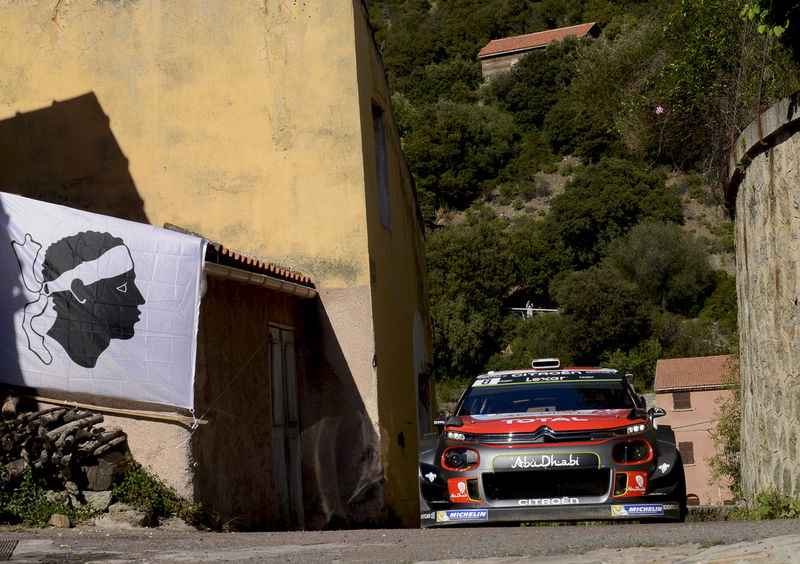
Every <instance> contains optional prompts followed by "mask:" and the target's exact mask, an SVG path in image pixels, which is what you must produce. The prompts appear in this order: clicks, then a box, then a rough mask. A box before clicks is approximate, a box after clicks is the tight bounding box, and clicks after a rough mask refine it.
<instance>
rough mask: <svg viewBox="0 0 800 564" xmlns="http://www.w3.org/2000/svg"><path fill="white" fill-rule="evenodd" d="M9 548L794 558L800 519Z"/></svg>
mask: <svg viewBox="0 0 800 564" xmlns="http://www.w3.org/2000/svg"><path fill="white" fill-rule="evenodd" d="M2 549H5V550H6V554H3V553H2ZM9 549H11V550H9ZM587 553H588V554H587ZM732 555H733V557H732ZM742 555H744V556H742ZM748 555H749V556H748ZM4 556H5V558H6V560H7V561H10V562H30V563H34V562H35V563H44V562H46V563H60V564H66V563H77V562H80V563H88V562H95V563H114V564H126V563H134V562H135V563H150V562H235V563H238V562H242V563H244V562H247V563H253V562H290V563H291V562H312V563H316V562H387V563H400V562H403V563H406V562H469V561H483V562H491V563H506V562H509V563H510V562H514V563H516V562H531V561H536V562H642V561H647V562H739V561H743V562H749V561H759V562H797V561H800V521H798V520H781V521H725V522H705V523H684V524H663V523H659V524H623V525H589V526H587V525H576V526H556V527H480V528H479V527H474V528H466V527H465V528H457V529H456V528H446V529H422V530H421V529H372V530H353V531H311V532H288V533H287V532H270V533H201V532H193V531H186V532H183V531H181V532H175V531H168V530H159V529H152V530H148V529H137V530H130V531H106V530H101V529H89V528H74V529H53V528H49V529H41V530H31V531H23V532H14V531H3V532H0V560H3V557H4ZM751 557H752V558H751Z"/></svg>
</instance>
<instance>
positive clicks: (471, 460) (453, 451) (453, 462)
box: [442, 447, 481, 471]
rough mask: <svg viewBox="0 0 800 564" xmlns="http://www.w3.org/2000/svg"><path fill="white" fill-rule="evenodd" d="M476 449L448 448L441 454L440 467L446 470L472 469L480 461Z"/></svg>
mask: <svg viewBox="0 0 800 564" xmlns="http://www.w3.org/2000/svg"><path fill="white" fill-rule="evenodd" d="M480 460H481V459H480V455H479V454H478V451H477V450H474V449H471V448H457V447H454V448H448V449H447V450H445V451H444V454H442V467H443V468H445V469H447V470H458V471H462V470H472V469H473V468H476V467H477V466H478V464H479V463H480Z"/></svg>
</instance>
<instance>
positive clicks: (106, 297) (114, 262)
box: [0, 193, 206, 409]
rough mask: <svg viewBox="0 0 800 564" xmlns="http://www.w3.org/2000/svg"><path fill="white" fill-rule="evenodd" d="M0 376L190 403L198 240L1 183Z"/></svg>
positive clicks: (199, 265) (1, 378)
mask: <svg viewBox="0 0 800 564" xmlns="http://www.w3.org/2000/svg"><path fill="white" fill-rule="evenodd" d="M0 206H1V209H0V381H2V382H6V383H9V384H16V385H20V386H29V387H34V388H46V389H54V390H64V391H68V392H81V393H89V394H97V395H103V396H109V397H115V398H123V399H131V400H140V401H146V402H153V403H161V404H167V405H175V406H180V407H186V408H189V409H191V408H192V407H193V405H194V370H195V352H196V343H197V322H198V317H199V312H200V290H201V277H202V271H203V259H204V256H205V246H206V241H205V240H203V239H200V238H198V237H193V236H191V235H184V234H182V233H176V232H173V231H167V230H166V229H161V228H158V227H153V226H151V225H145V224H142V223H136V222H132V221H126V220H122V219H116V218H113V217H109V216H104V215H98V214H94V213H88V212H83V211H79V210H75V209H72V208H68V207H64V206H58V205H55V204H48V203H45V202H40V201H37V200H31V199H28V198H23V197H21V196H14V195H11V194H4V193H0Z"/></svg>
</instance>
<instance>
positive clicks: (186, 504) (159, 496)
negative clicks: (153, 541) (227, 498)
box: [111, 459, 219, 529]
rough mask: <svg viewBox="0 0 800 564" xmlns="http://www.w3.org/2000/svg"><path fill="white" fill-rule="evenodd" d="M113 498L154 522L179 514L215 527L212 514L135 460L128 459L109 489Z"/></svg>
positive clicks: (201, 525)
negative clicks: (143, 512) (113, 484)
mask: <svg viewBox="0 0 800 564" xmlns="http://www.w3.org/2000/svg"><path fill="white" fill-rule="evenodd" d="M111 493H112V496H113V498H114V500H115V501H119V502H122V503H127V504H128V505H130V506H132V507H136V508H138V509H143V510H145V511H148V512H150V513H151V514H152V516H153V519H154V521H155V522H156V523H158V522H159V521H161V520H163V519H169V518H170V517H179V518H181V519H183V520H184V521H186V522H187V523H189V524H190V525H193V526H195V527H198V528H202V529H218V528H219V526H218V525H217V521H218V520H217V518H216V516H214V515H212V514H209V513H208V512H206V511H204V510H203V508H202V507H201V505H200V504H199V503H194V502H191V501H189V500H187V499H186V498H184V497H181V496H180V495H178V493H177V492H176V491H175V490H174V489H173V488H171V487H169V486H167V485H166V484H164V482H162V481H161V480H159V479H158V478H156V477H155V476H154V475H153V474H152V473H151V472H150V471H149V470H147V469H146V468H145V467H143V466H142V465H141V464H139V463H138V462H136V461H135V460H132V459H131V460H129V461H128V464H127V468H126V470H125V472H124V474H123V475H122V479H121V480H120V481H119V482H118V483H117V484H116V485H115V486H114V487H113V489H112V490H111Z"/></svg>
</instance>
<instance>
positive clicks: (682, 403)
mask: <svg viewBox="0 0 800 564" xmlns="http://www.w3.org/2000/svg"><path fill="white" fill-rule="evenodd" d="M672 408H673V409H674V410H678V409H692V395H691V392H675V393H673V394H672Z"/></svg>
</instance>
